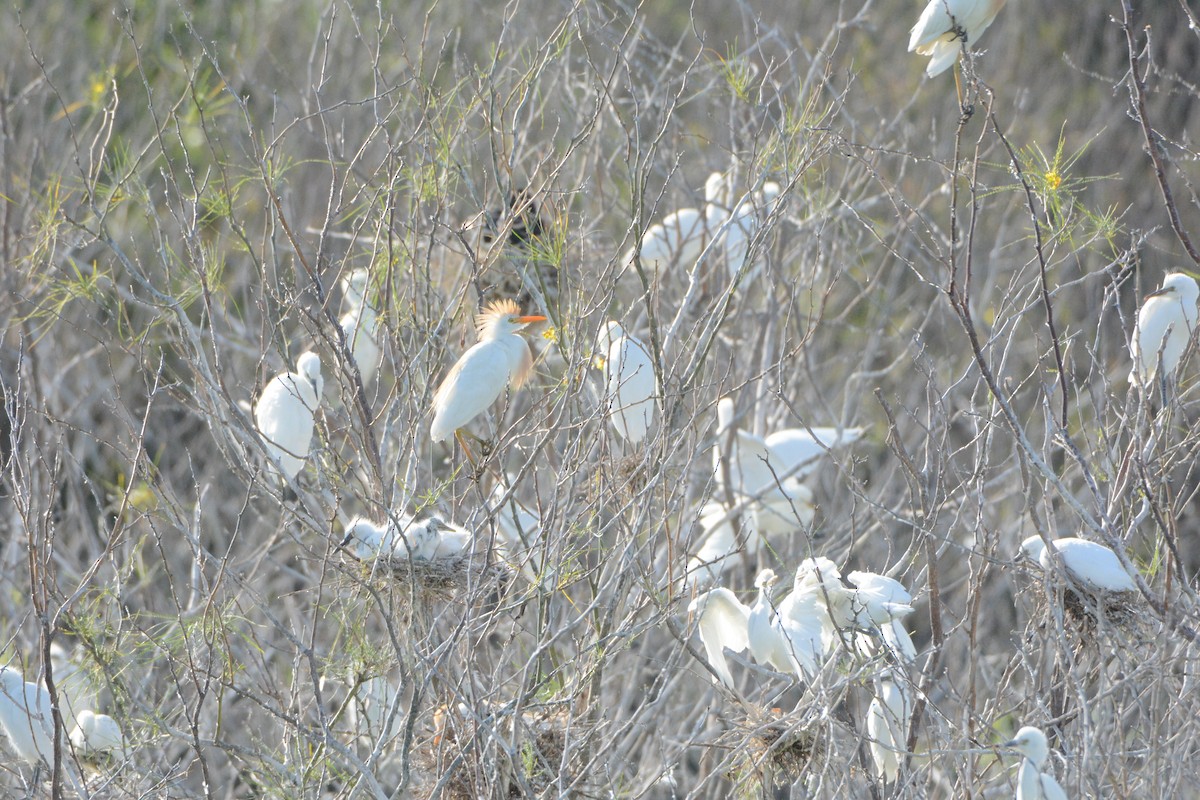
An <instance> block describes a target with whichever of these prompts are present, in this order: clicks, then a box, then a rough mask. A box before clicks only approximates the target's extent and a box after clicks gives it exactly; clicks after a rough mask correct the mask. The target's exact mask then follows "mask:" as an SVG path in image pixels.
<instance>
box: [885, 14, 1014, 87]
mask: <svg viewBox="0 0 1200 800" xmlns="http://www.w3.org/2000/svg"><path fill="white" fill-rule="evenodd" d="M1004 3H1005V0H929V5H927V6H925V10H924V11H923V12H921V17H920V19H918V20H917V24H916V25H914V26H913V28H912V33H911V35H910V37H909V40H908V52H910V53H911V52H913V51H916V53H917V55H922V56H930V59H929V66H928V67H926V68H925V74H926V75H928V76H929V77H931V78H932V77H934V76H935V75H940V74H942V73H943V72H945V71H946V70H948V69H949V68H950V67H951V66H952V65H953V64H954V62H955V61H957V60H958V54H959V53H960V52H961V51H962V49H963V47H965V46H966V45H968V44H974V43H975V42H978V41H979V37H980V36H982V35H983V32H984V31H986V30H987V29H988V26H989V25H991V24H992V22H993V20H995V19H996V15H997V14H999V13H1000V9H1002V8H1004Z"/></svg>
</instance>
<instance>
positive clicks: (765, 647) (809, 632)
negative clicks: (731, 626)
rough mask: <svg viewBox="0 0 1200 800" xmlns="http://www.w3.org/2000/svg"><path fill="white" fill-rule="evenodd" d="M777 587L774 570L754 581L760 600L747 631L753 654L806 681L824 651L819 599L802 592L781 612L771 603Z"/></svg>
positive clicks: (759, 659) (754, 608)
mask: <svg viewBox="0 0 1200 800" xmlns="http://www.w3.org/2000/svg"><path fill="white" fill-rule="evenodd" d="M774 584H775V571H774V570H770V569H764V570H763V571H762V572H760V573H758V577H757V578H755V579H754V585H755V586H756V587H758V599H757V600H756V601H755V602H754V605H753V606H752V607H751V609H750V618H749V621H748V622H747V628H746V633H747V638H748V640H749V643H750V654H751V655H753V656H754V660H755V661H757V662H759V663H760V664H767V665H770V666H771V667H773V668H774V669H776V670H778V671H779V672H783V673H790V674H793V675H795V676H796V678H797V679H799V680H805V679H806V678H807V676H809V675H811V674H813V673H815V672H816V669H817V656H818V654H819V653H820V652H821V651H822V650H823V647H822V645H821V622H820V617H819V615H817V614H816V613H815V612H817V611H818V610H819V598H818V597H817V596H816V594H815V593H811V592H801V596H799V597H796V598H795V599H793V598H792V597H790V596H789V597H788V598H787V600H790V601H792V602H788V603H787V609H786V610H787V613H784V608H783V606H782V604H781V607H780V609H779V610H776V609H775V608H774V607H773V606H772V604H771V597H770V590H771V587H772V586H773V585H774ZM793 594H795V592H793ZM785 602H786V601H785ZM810 615H811V616H810Z"/></svg>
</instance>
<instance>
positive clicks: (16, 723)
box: [0, 667, 54, 764]
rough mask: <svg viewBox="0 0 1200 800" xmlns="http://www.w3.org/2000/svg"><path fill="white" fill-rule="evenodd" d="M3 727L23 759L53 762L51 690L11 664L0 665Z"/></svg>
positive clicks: (0, 723)
mask: <svg viewBox="0 0 1200 800" xmlns="http://www.w3.org/2000/svg"><path fill="white" fill-rule="evenodd" d="M0 728H3V729H4V734H5V736H7V737H8V742H9V744H10V745H12V749H13V750H15V751H16V753H17V756H19V757H20V758H21V760H22V761H28V762H29V763H31V764H37V763H39V762H40V761H45V762H46V763H47V764H53V763H54V714H53V712H52V711H51V706H50V693H49V692H47V691H46V690H45V689H43V688H42V687H41V686H38V685H37V684H36V683H29V682H28V681H26V680H25V678H23V677H22V676H21V673H19V672H17V670H15V669H14V668H12V667H0Z"/></svg>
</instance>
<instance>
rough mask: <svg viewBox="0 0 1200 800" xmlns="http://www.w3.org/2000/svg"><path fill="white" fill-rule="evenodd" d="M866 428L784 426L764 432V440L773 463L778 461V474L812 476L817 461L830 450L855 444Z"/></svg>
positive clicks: (798, 476)
mask: <svg viewBox="0 0 1200 800" xmlns="http://www.w3.org/2000/svg"><path fill="white" fill-rule="evenodd" d="M865 430H866V429H865V428H812V429H810V430H806V429H804V428H784V429H783V430H781V431H775V432H773V433H769V434H767V436H766V438H764V439H763V441H764V442H765V443H766V445H767V448H768V449H769V450H770V454H771V459H772V463H774V462H775V461H776V460H778V461H779V464H780V466H779V468H778V469H779V471H780V474H783V473H784V472H790V473H791V474H792V475H793V476H794V477H796V478H804V477H806V476H808V475H811V474H812V473H813V472H815V471H816V469H817V460H818V459H820V458H821V457H823V456H825V455H827V454H828V452H829V451H830V450H833V449H835V448H838V447H844V446H846V445H850V444H854V443H855V442H857V441H858V440H859V439H860V438H862V435H863V432H864V431H865Z"/></svg>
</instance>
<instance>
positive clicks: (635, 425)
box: [596, 321, 658, 444]
mask: <svg viewBox="0 0 1200 800" xmlns="http://www.w3.org/2000/svg"><path fill="white" fill-rule="evenodd" d="M596 352H597V354H598V360H600V361H602V363H601V366H602V368H603V369H604V384H605V392H604V397H605V400H606V401H607V402H608V403H609V405H610V413H609V418H608V419H609V422H610V423H612V426H613V430H615V431H616V432H617V433H618V434H620V436H621V438H622V439H624V440H625V441H627V442H629V443H630V444H637V443H638V442H640V441H641V440H642V439H644V438H645V436H646V432H647V431H648V430H649V429H650V426H651V425H652V424H653V423H654V396H655V395H656V394H657V393H658V384H657V382H656V381H655V378H654V362H653V361H652V360H651V359H650V351H649V350H647V349H646V346H645V345H644V344H642V342H641V341H640V340H638V339H637V338H636V337H634V336H632V335H630V334H628V333H626V332H625V329H624V328H622V327H621V325H620V324H619V323H617V322H612V321H609V322H606V323H604V327H603V328H601V329H600V336H599V337H598V338H597V340H596ZM599 354H603V355H599Z"/></svg>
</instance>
